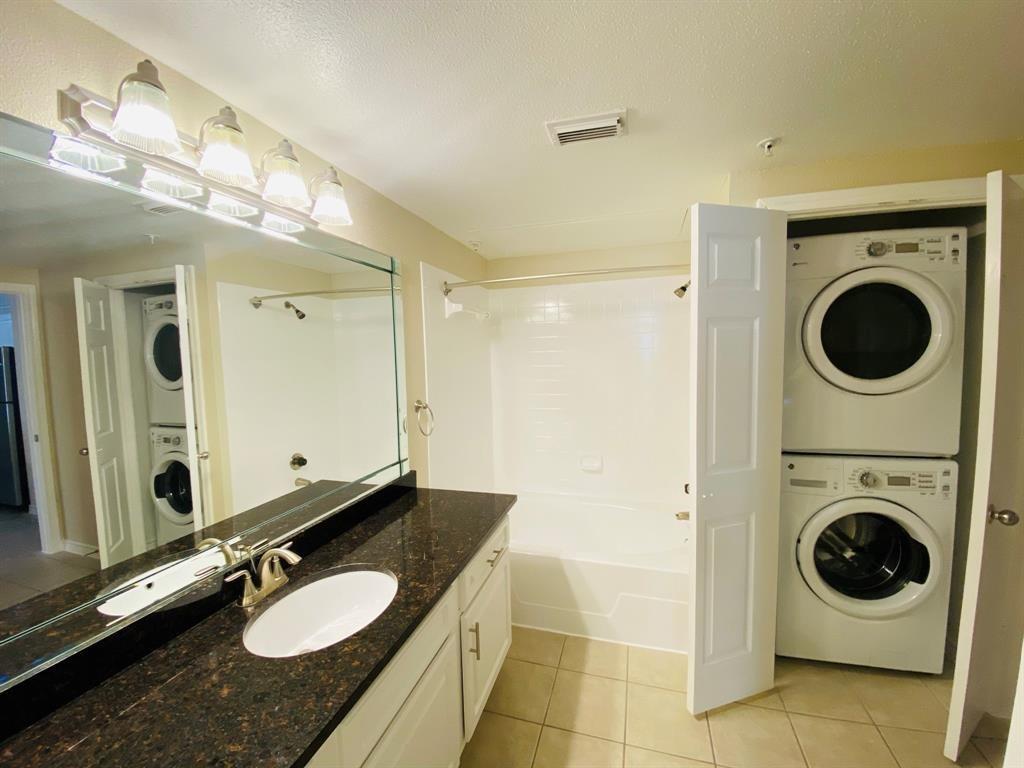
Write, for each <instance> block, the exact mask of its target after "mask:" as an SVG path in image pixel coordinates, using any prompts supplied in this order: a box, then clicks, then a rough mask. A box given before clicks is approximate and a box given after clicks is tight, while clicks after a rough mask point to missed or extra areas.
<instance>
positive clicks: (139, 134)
mask: <svg viewBox="0 0 1024 768" xmlns="http://www.w3.org/2000/svg"><path fill="white" fill-rule="evenodd" d="M110 138H112V139H113V140H114V141H116V142H118V143H119V144H124V145H125V146H128V147H132V148H134V149H138V150H141V151H143V152H147V153H149V154H151V155H172V154H174V153H175V152H180V151H181V142H180V141H178V130H177V128H175V127H174V119H173V118H172V117H171V101H170V99H168V98H167V91H165V90H164V87H163V85H161V84H160V80H159V79H157V74H156V67H154V66H153V64H152V62H150V61H143V62H141V63H140V64H139V67H138V71H137V72H135V73H134V74H131V75H128V77H126V78H125V79H124V80H122V81H121V87H120V89H119V90H118V97H117V107H116V108H115V110H114V125H113V127H112V128H111V130H110Z"/></svg>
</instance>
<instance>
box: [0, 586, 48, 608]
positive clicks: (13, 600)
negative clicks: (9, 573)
mask: <svg viewBox="0 0 1024 768" xmlns="http://www.w3.org/2000/svg"><path fill="white" fill-rule="evenodd" d="M41 594H43V593H42V592H40V591H39V590H38V589H32V588H31V587H23V586H22V585H21V584H15V583H14V582H13V581H7V580H6V579H0V610H2V609H4V608H9V607H11V606H12V605H17V604H18V603H20V602H23V601H25V600H28V599H29V598H30V597H35V596H36V595H41Z"/></svg>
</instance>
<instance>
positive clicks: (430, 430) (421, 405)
mask: <svg viewBox="0 0 1024 768" xmlns="http://www.w3.org/2000/svg"><path fill="white" fill-rule="evenodd" d="M412 407H413V409H414V410H415V411H416V426H417V427H419V429H420V434H421V435H423V436H424V437H430V436H431V435H432V434H434V411H433V410H431V408H430V406H429V405H427V404H426V403H425V402H423V401H422V400H417V401H416V402H414V403H413V404H412ZM424 411H426V412H427V416H428V417H429V421H428V422H427V428H426V429H424V428H423V417H422V414H423V412H424Z"/></svg>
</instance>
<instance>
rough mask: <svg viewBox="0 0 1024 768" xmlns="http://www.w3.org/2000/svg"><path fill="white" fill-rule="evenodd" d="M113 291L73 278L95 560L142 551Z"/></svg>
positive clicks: (110, 561) (107, 560) (113, 559)
mask: <svg viewBox="0 0 1024 768" xmlns="http://www.w3.org/2000/svg"><path fill="white" fill-rule="evenodd" d="M113 300H114V297H113V294H112V291H111V290H110V289H109V288H106V287H104V286H102V285H98V284H96V283H92V282H89V281H88V280H83V279H82V278H80V277H76V278H75V312H76V314H77V316H78V354H79V358H80V360H81V373H82V395H83V399H84V405H85V439H86V445H87V447H88V455H89V474H90V476H91V478H92V498H93V506H94V507H95V509H96V533H97V536H98V538H99V550H100V564H101V565H102V566H103V567H104V568H106V567H107V566H109V565H112V564H114V563H118V562H120V561H121V560H125V559H127V558H129V557H131V556H132V555H134V554H136V553H137V552H141V551H143V550H144V549H145V532H144V530H143V525H142V520H141V510H139V513H138V514H136V515H133V514H132V504H131V498H132V494H130V493H129V478H128V470H127V467H128V465H129V463H130V462H129V461H128V455H127V449H126V447H125V440H124V423H123V419H124V415H123V412H122V411H123V409H122V405H123V404H122V403H121V399H120V397H121V395H120V393H119V391H118V390H119V387H118V370H117V357H118V354H117V350H116V345H115V331H114V327H113V320H112V317H113V308H112V306H111V305H112V303H113Z"/></svg>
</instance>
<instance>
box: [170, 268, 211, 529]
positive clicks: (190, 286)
mask: <svg viewBox="0 0 1024 768" xmlns="http://www.w3.org/2000/svg"><path fill="white" fill-rule="evenodd" d="M195 282H196V281H195V269H194V268H193V267H184V266H181V265H180V264H179V265H176V266H175V267H174V288H175V294H176V296H177V299H178V333H179V336H178V338H179V344H180V345H181V389H182V394H183V395H184V397H185V434H186V443H187V450H186V453H187V454H188V464H189V467H191V469H192V472H191V482H192V521H193V524H194V526H195V530H197V531H200V530H202V529H203V528H204V527H205V526H206V525H207V524H208V523H207V521H206V517H205V509H204V502H205V501H206V500H208V499H210V498H211V497H212V489H211V487H210V477H209V475H210V473H209V472H207V471H206V467H205V466H204V465H201V464H200V463H199V453H200V450H199V446H200V445H202V446H204V449H205V446H206V445H207V436H206V414H205V408H204V407H203V399H202V397H200V396H198V395H199V394H200V393H201V392H202V391H203V384H202V379H201V377H200V365H199V361H200V359H201V356H200V350H199V335H198V334H197V333H194V332H193V323H192V320H193V317H194V315H193V314H192V313H193V312H194V307H195V306H196V303H197V302H196V288H195Z"/></svg>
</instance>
